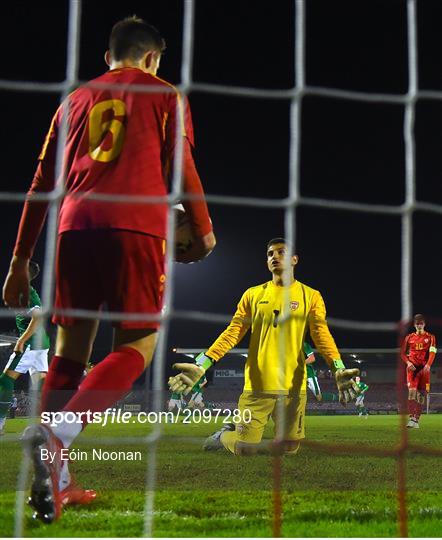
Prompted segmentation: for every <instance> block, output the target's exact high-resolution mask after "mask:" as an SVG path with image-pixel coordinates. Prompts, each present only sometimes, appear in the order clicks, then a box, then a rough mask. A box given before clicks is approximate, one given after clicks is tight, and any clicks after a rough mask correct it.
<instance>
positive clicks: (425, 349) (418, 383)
mask: <svg viewBox="0 0 442 540" xmlns="http://www.w3.org/2000/svg"><path fill="white" fill-rule="evenodd" d="M413 323H414V328H415V329H416V331H415V332H413V333H411V334H408V335H407V336H405V339H404V341H403V342H402V346H401V358H402V360H403V362H404V363H405V364H406V366H407V386H408V413H409V420H408V423H407V427H408V428H419V418H420V416H421V413H422V406H423V404H424V402H425V395H426V393H428V392H429V391H430V369H431V365H432V364H433V361H434V358H435V356H436V352H437V349H436V338H435V336H434V335H433V334H430V333H429V332H426V331H425V318H424V316H423V315H421V314H420V313H418V314H416V315H415V316H414V317H413Z"/></svg>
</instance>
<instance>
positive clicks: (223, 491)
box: [0, 415, 442, 537]
mask: <svg viewBox="0 0 442 540" xmlns="http://www.w3.org/2000/svg"><path fill="white" fill-rule="evenodd" d="M24 425H25V421H24V420H20V419H19V420H9V421H8V422H7V424H6V433H7V434H6V436H4V437H2V438H1V439H0V456H1V468H2V470H1V475H0V478H1V485H2V488H1V490H0V516H1V517H0V536H5V537H10V536H12V535H13V531H14V528H13V527H14V504H15V485H16V479H17V474H18V471H19V468H20V466H21V449H20V446H19V443H18V442H17V436H18V434H19V433H20V432H21V431H22V429H23V427H24ZM218 425H220V421H218ZM306 427H307V437H308V440H311V441H322V442H326V443H338V444H339V443H340V444H348V443H351V444H355V445H361V444H364V445H365V444H372V445H375V446H377V447H380V446H385V447H388V448H390V449H391V448H393V447H394V446H395V445H396V444H397V442H398V439H399V417H398V416H370V417H369V418H368V419H367V420H365V419H363V418H359V417H357V416H350V417H349V416H337V417H333V416H318V417H317V416H309V417H307V419H306ZM215 428H216V426H215V424H213V423H212V424H210V425H206V424H202V423H201V424H192V425H183V424H181V423H180V424H175V425H165V426H164V434H165V436H164V438H163V439H162V440H161V442H160V443H159V446H158V459H157V483H156V493H155V504H154V517H153V534H154V536H156V537H162V536H163V537H164V536H169V537H171V536H172V537H173V536H184V537H191V536H193V537H222V536H228V537H232V536H233V537H251V536H252V537H269V536H272V515H273V505H272V483H273V475H272V458H271V457H268V456H264V455H260V456H256V457H253V458H239V457H236V456H232V455H229V454H228V453H227V452H225V451H218V452H215V453H213V452H211V453H205V452H203V451H202V450H201V444H202V442H203V440H204V438H205V437H206V436H207V435H209V434H210V433H211V432H213V431H214V429H215ZM144 434H146V428H145V427H144V426H141V425H139V424H129V425H126V426H121V425H113V426H109V427H106V428H101V427H99V426H89V427H88V428H87V430H86V431H85V432H84V434H82V436H81V437H80V438H79V439H78V444H76V446H75V448H77V449H81V450H84V451H86V452H87V455H88V456H90V453H91V451H92V448H103V449H104V450H113V451H116V450H139V451H141V453H142V458H143V459H142V461H134V462H131V461H115V462H114V461H91V460H90V459H88V460H87V461H86V460H83V461H77V462H76V463H74V464H73V465H72V466H71V470H73V471H75V474H76V476H77V480H78V482H79V483H81V484H82V485H84V486H85V487H93V488H94V489H96V490H97V491H98V494H99V496H98V499H97V500H96V501H95V502H94V503H93V504H91V505H90V506H87V507H76V508H75V507H71V508H69V509H67V510H65V511H64V513H63V515H62V518H61V519H60V521H58V522H56V523H54V524H52V525H43V524H42V523H40V522H35V521H33V520H32V519H31V510H30V509H28V508H26V511H25V515H26V519H25V523H24V526H25V528H24V535H25V536H30V537H65V536H73V537H103V536H105V537H106V536H111V537H113V536H121V537H129V536H141V535H142V534H143V511H144V505H145V478H146V469H147V461H148V457H147V456H148V453H147V450H146V447H145V446H143V445H142V444H136V445H135V446H133V445H127V444H126V445H125V444H124V443H123V441H120V442H119V443H115V444H113V445H108V444H105V442H106V441H104V440H103V439H102V438H103V437H117V438H118V437H125V436H142V435H144ZM266 434H267V436H270V434H271V432H270V430H269V431H268V432H266ZM92 437H93V438H94V440H93V441H92V440H91V438H92ZM186 437H191V439H189V440H186ZM409 439H410V442H412V443H419V444H422V445H424V446H428V447H430V446H431V447H436V448H441V447H442V417H441V416H440V415H432V416H431V415H430V416H424V417H423V418H422V420H421V429H420V430H412V431H411V432H410V433H409ZM396 485H397V462H396V460H395V459H394V458H391V457H367V456H363V455H357V454H354V453H349V454H343V455H335V456H333V455H330V454H328V453H326V452H323V451H320V450H318V449H315V450H314V449H312V448H306V447H304V448H302V449H301V451H300V453H299V454H298V455H296V456H286V457H284V458H283V460H282V502H283V516H282V534H283V535H284V536H290V537H373V536H374V537H395V536H398V534H399V533H398V525H397V498H396V491H395V490H396ZM407 486H408V492H407V502H408V529H409V535H410V536H413V537H440V536H441V533H442V458H440V457H429V456H423V455H419V454H414V453H411V452H410V453H408V455H407Z"/></svg>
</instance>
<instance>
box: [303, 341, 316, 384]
mask: <svg viewBox="0 0 442 540" xmlns="http://www.w3.org/2000/svg"><path fill="white" fill-rule="evenodd" d="M303 349H304V354H305V357H306V358H308V357H309V356H311V355H312V354H313V353H314V351H313V349H312V347H311V345H310V343H307V341H304V346H303ZM306 368H307V379H314V378H315V377H316V370H315V368H314V367H313V365H312V364H306Z"/></svg>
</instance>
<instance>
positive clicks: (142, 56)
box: [3, 16, 215, 523]
mask: <svg viewBox="0 0 442 540" xmlns="http://www.w3.org/2000/svg"><path fill="white" fill-rule="evenodd" d="M164 49H165V42H164V39H163V38H162V37H161V35H160V34H159V32H158V31H157V30H156V29H155V28H154V27H152V26H151V25H149V24H147V23H146V22H145V21H143V20H141V19H139V18H138V17H136V16H132V17H128V18H126V19H124V20H121V21H119V22H118V23H116V24H115V25H114V27H113V28H112V31H111V34H110V39H109V50H108V51H107V52H106V54H105V60H106V63H107V64H108V66H109V70H108V71H107V72H106V73H105V74H103V75H101V76H100V77H98V78H96V79H94V80H93V81H90V82H89V83H87V84H84V85H82V86H80V87H79V88H77V89H76V90H75V91H74V92H72V93H71V94H70V95H69V96H68V97H67V99H66V100H65V101H64V102H63V103H62V104H61V106H60V107H59V109H58V110H57V112H56V113H55V116H54V118H53V120H52V123H51V126H50V130H49V133H48V135H47V137H46V140H45V142H44V145H43V149H42V152H41V154H40V156H39V163H38V167H37V170H36V173H35V176H34V180H33V182H32V185H31V188H30V191H29V194H28V198H27V200H26V203H25V206H24V210H23V213H22V218H21V221H20V226H19V231H18V236H17V241H16V245H15V249H14V254H13V257H12V261H11V264H10V270H9V273H8V276H7V278H6V282H5V285H4V288H3V298H4V301H5V303H6V304H7V305H8V306H10V307H22V306H23V305H27V301H28V294H29V291H28V280H29V275H28V273H29V260H30V258H31V256H32V253H33V251H34V246H35V244H36V241H37V238H38V236H39V234H40V231H41V229H42V227H43V224H44V221H45V217H46V213H47V208H48V203H47V202H42V201H35V199H34V197H33V196H34V194H39V193H48V192H51V191H52V190H53V189H54V188H55V186H56V185H59V184H60V183H63V185H64V189H65V195H64V197H63V200H62V202H61V207H60V212H59V219H58V244H57V254H56V283H55V284H56V295H55V308H56V309H57V310H66V309H85V310H91V311H98V310H99V309H101V307H102V305H103V304H106V305H107V308H108V309H109V311H112V312H119V313H123V314H126V313H127V314H131V313H142V314H145V315H146V319H144V320H138V321H134V320H133V319H131V318H127V319H124V317H122V319H123V320H121V319H119V320H115V321H113V325H114V339H113V347H112V352H111V353H110V354H109V355H107V356H106V357H105V358H104V359H103V360H102V361H101V362H100V363H98V364H97V365H96V366H95V367H94V369H93V370H92V371H91V372H90V373H88V375H87V376H86V378H85V379H84V381H83V382H82V383H81V384H80V381H81V379H82V376H83V371H84V366H85V365H86V364H87V362H88V360H89V357H90V354H91V349H92V346H93V343H94V339H95V336H96V333H97V328H98V320H94V319H81V318H76V317H73V316H71V315H68V314H67V313H63V312H62V313H60V312H56V314H55V316H54V318H53V321H54V322H55V323H56V324H57V326H58V328H57V342H56V353H55V356H54V358H53V359H52V362H51V364H50V368H49V372H48V376H47V378H46V382H45V385H44V388H43V395H42V405H41V408H42V411H43V412H50V411H61V412H66V413H69V414H70V413H72V412H74V413H77V414H78V418H77V419H78V420H79V421H78V422H77V423H70V422H67V421H66V420H65V421H62V422H61V423H60V424H59V425H58V426H57V427H56V428H53V430H51V429H49V427H47V426H43V425H40V426H31V427H29V428H28V429H27V430H26V432H25V433H24V435H23V439H24V442H25V444H26V445H27V447H28V449H29V452H30V455H31V458H32V460H33V465H34V482H33V484H32V487H31V505H32V506H33V507H34V508H35V509H36V512H37V517H38V518H40V519H41V520H43V521H45V522H47V523H51V522H52V521H54V520H55V519H57V518H58V517H59V516H60V513H61V505H62V500H61V498H60V488H61V487H62V485H64V484H63V482H69V477H68V478H63V476H64V474H65V472H63V471H64V469H63V471H62V469H61V464H60V452H61V449H62V448H63V447H66V448H67V447H69V446H70V445H71V444H72V442H73V440H74V439H75V437H76V436H77V435H78V434H79V433H80V431H81V430H82V429H84V427H85V426H86V419H85V415H84V413H85V412H87V411H89V410H90V411H91V412H94V411H96V412H99V411H104V410H106V409H107V408H109V407H111V406H112V405H113V404H114V403H116V402H117V401H118V400H120V399H122V398H123V397H124V396H125V395H126V394H127V393H128V392H129V391H130V389H131V387H132V384H133V382H134V381H135V380H136V379H137V378H138V377H139V376H140V375H141V373H142V372H143V371H144V369H145V367H146V366H148V365H149V364H150V362H151V359H152V354H153V351H154V348H155V343H156V340H157V331H158V327H159V321H158V318H159V317H160V314H161V309H162V305H163V289H164V283H165V280H166V268H165V238H166V231H167V216H168V211H169V206H168V203H167V202H166V201H165V200H164V202H161V198H163V199H165V198H166V197H167V194H168V192H169V186H170V184H171V179H172V172H173V170H174V161H175V157H176V149H177V146H178V145H179V144H181V145H182V149H183V155H182V181H183V190H184V192H185V193H186V194H189V195H190V196H191V197H190V199H189V200H187V199H185V200H183V205H184V207H185V209H186V212H188V214H189V220H190V223H191V227H192V229H193V232H194V242H193V244H192V247H191V248H190V249H189V250H188V251H186V252H184V253H180V255H179V258H178V257H176V260H179V261H180V262H195V261H197V260H201V259H202V258H204V257H205V256H207V255H208V254H209V253H210V252H211V250H212V249H213V248H214V246H215V236H214V234H213V230H212V223H211V220H210V217H209V213H208V209H207V204H206V202H205V199H204V191H203V188H202V185H201V181H200V178H199V176H198V173H197V170H196V167H195V163H194V160H193V157H192V149H193V146H194V142H193V128H192V119H191V113H190V108H189V106H188V103H187V100H183V98H182V97H181V96H180V95H179V93H178V91H177V89H176V88H175V87H174V86H172V85H171V84H169V83H168V82H166V81H163V80H162V79H160V78H158V77H157V76H156V73H157V70H158V67H159V64H160V59H161V55H162V53H163V51H164ZM110 85H111V86H110ZM140 85H143V86H147V87H150V88H152V90H153V91H152V92H148V91H146V92H139V91H132V90H136V89H137V88H139V87H140ZM64 121H65V124H66V127H67V138H66V143H65V146H64V156H63V160H62V162H63V164H64V169H63V171H62V172H61V176H60V177H59V178H56V172H55V164H56V150H57V146H58V142H59V138H60V137H61V134H62V133H63V130H62V129H61V127H62V126H63V125H64ZM97 195H99V197H97ZM103 195H105V196H108V197H113V196H115V195H121V196H127V198H126V200H125V201H124V202H117V201H111V202H110V201H104V200H102V196H103ZM141 197H144V198H149V197H153V198H154V200H150V201H149V202H146V203H144V202H140V198H141ZM155 198H156V200H155ZM158 198H160V201H158ZM79 384H80V386H79ZM43 448H46V449H47V450H49V451H54V452H55V455H56V459H55V461H54V463H49V462H44V461H43V460H42V459H41V450H42V449H43ZM77 499H78V497H77ZM77 502H81V501H78V500H77Z"/></svg>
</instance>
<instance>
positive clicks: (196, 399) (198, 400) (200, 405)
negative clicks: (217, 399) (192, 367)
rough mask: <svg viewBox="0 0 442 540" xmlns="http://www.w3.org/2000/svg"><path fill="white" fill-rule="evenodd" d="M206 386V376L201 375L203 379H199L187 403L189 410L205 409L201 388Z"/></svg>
mask: <svg viewBox="0 0 442 540" xmlns="http://www.w3.org/2000/svg"><path fill="white" fill-rule="evenodd" d="M206 384H207V379H206V376H205V375H203V377H201V379H200V380H199V381H198V382H197V383H196V384H195V386H194V387H193V388H192V393H191V394H190V399H189V403H188V404H187V407H188V408H189V409H201V410H203V409H205V407H206V406H205V404H204V400H203V387H204V386H206Z"/></svg>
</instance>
